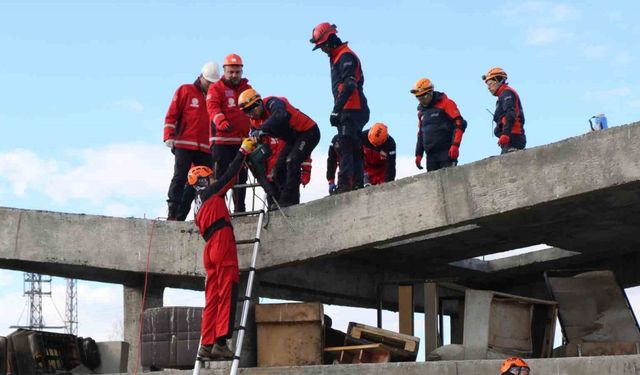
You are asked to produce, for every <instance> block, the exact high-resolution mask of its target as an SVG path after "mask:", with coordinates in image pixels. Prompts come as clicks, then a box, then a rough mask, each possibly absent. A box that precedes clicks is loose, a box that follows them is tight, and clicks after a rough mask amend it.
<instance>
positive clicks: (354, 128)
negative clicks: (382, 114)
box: [336, 111, 369, 191]
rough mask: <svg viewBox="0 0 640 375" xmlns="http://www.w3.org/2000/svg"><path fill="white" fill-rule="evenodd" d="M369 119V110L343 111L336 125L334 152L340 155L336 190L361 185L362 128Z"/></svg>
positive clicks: (346, 189)
mask: <svg viewBox="0 0 640 375" xmlns="http://www.w3.org/2000/svg"><path fill="white" fill-rule="evenodd" d="M368 121H369V112H360V111H358V112H345V113H344V114H343V115H342V118H341V123H340V126H338V144H337V147H336V153H337V154H338V156H339V157H340V169H339V170H338V191H348V190H351V189H352V188H359V187H362V185H363V179H364V163H363V158H362V140H361V138H360V137H361V133H362V128H364V126H365V125H366V123H367V122H368Z"/></svg>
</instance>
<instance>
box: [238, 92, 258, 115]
mask: <svg viewBox="0 0 640 375" xmlns="http://www.w3.org/2000/svg"><path fill="white" fill-rule="evenodd" d="M260 99H262V97H261V96H260V94H258V92H257V91H256V90H254V89H246V90H244V91H243V92H241V93H240V96H239V97H238V107H240V109H241V110H243V111H245V110H247V109H249V108H251V107H252V106H253V105H254V104H255V103H256V102H257V101H258V100H260Z"/></svg>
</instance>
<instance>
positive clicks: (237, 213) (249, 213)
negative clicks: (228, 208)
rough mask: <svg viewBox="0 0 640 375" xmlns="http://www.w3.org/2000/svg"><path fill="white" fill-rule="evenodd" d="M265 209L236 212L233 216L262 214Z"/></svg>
mask: <svg viewBox="0 0 640 375" xmlns="http://www.w3.org/2000/svg"><path fill="white" fill-rule="evenodd" d="M262 212H263V211H262V210H257V211H245V212H234V213H232V214H230V215H231V217H241V216H251V215H259V214H261V213H262Z"/></svg>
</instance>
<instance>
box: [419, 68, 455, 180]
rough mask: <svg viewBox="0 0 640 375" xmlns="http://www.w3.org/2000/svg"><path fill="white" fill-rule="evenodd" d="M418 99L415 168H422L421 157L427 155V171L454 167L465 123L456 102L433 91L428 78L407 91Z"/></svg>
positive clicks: (441, 93)
mask: <svg viewBox="0 0 640 375" xmlns="http://www.w3.org/2000/svg"><path fill="white" fill-rule="evenodd" d="M410 92H411V93H412V94H414V95H415V96H416V99H418V102H419V103H420V104H418V140H417V142H416V167H418V169H423V167H422V155H423V154H425V153H426V154H427V171H435V170H438V169H441V168H446V167H450V166H454V165H456V164H457V163H458V156H459V155H460V142H462V134H463V133H464V131H465V129H466V128H467V122H466V121H465V120H464V119H463V118H462V116H461V115H460V111H459V110H458V106H457V105H456V103H455V102H454V101H453V100H451V99H449V98H448V97H447V94H445V93H443V92H439V91H434V90H433V83H431V81H430V80H429V79H428V78H420V79H419V80H418V81H417V82H416V83H415V85H414V86H413V89H411V91H410Z"/></svg>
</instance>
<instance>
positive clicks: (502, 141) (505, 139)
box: [498, 134, 509, 148]
mask: <svg viewBox="0 0 640 375" xmlns="http://www.w3.org/2000/svg"><path fill="white" fill-rule="evenodd" d="M498 145H499V146H500V147H503V148H504V147H509V136H508V135H506V134H503V135H501V136H500V138H498Z"/></svg>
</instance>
